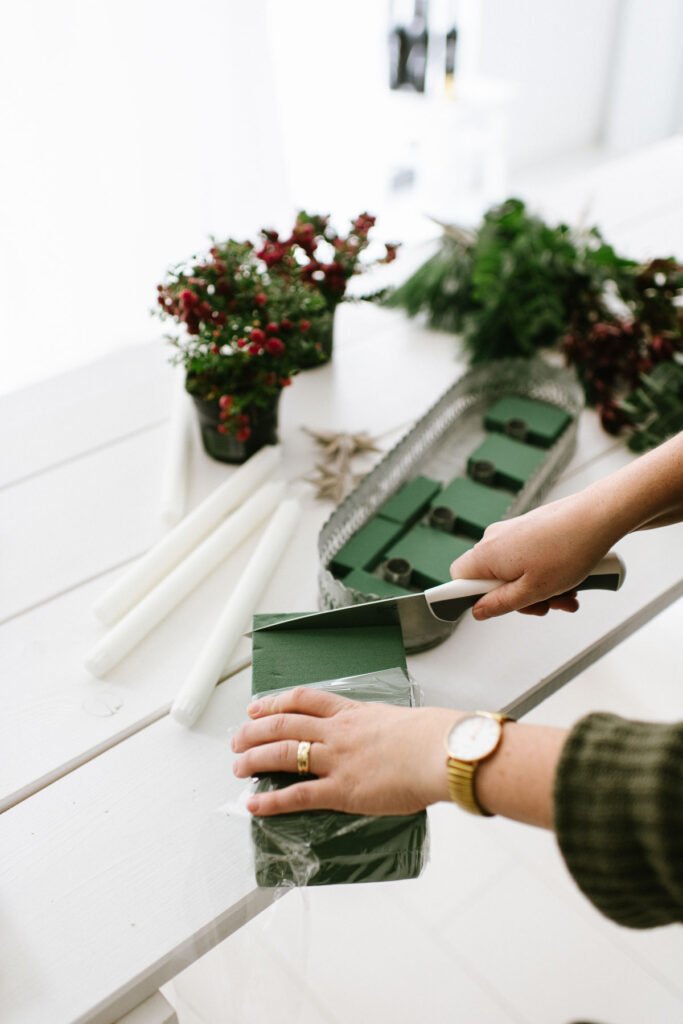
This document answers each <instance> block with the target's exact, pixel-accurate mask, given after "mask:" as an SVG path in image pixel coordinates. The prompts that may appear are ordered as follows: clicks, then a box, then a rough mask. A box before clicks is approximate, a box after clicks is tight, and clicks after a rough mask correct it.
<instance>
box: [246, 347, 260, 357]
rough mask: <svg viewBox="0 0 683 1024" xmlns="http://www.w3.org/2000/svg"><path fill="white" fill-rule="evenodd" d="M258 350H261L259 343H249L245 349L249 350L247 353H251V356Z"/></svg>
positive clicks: (255, 354)
mask: <svg viewBox="0 0 683 1024" xmlns="http://www.w3.org/2000/svg"><path fill="white" fill-rule="evenodd" d="M260 351H261V346H260V345H250V346H249V348H248V349H247V352H249V354H250V355H252V356H257V355H258V354H259V352H260Z"/></svg>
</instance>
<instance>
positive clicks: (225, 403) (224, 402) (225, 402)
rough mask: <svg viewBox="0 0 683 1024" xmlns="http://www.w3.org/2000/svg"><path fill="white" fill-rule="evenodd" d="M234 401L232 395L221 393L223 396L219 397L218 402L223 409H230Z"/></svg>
mask: <svg viewBox="0 0 683 1024" xmlns="http://www.w3.org/2000/svg"><path fill="white" fill-rule="evenodd" d="M232 402H233V398H232V395H221V397H220V398H219V399H218V404H219V405H220V407H221V409H229V408H230V407H231V405H232Z"/></svg>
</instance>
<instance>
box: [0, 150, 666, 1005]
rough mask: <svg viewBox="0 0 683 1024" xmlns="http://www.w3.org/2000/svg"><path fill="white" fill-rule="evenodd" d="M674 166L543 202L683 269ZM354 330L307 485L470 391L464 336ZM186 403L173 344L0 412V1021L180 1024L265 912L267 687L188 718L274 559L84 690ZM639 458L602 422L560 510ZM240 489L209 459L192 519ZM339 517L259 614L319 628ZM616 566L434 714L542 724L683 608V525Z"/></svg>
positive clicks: (245, 674)
mask: <svg viewBox="0 0 683 1024" xmlns="http://www.w3.org/2000/svg"><path fill="white" fill-rule="evenodd" d="M667 145H668V146H669V149H668V150H667V154H666V167H667V169H668V168H669V166H670V161H671V160H672V159H673V160H677V161H678V168H679V173H678V175H675V174H673V173H669V174H668V178H667V180H668V186H667V187H665V184H662V183H661V182H660V190H659V193H658V194H657V195H656V196H654V195H653V194H652V193H651V191H647V192H646V191H643V197H644V198H643V201H642V202H641V204H640V205H641V209H640V215H639V216H636V215H635V214H634V210H633V203H632V201H631V200H632V197H633V195H634V190H635V192H636V193H637V182H639V181H640V182H641V184H642V181H644V180H645V178H647V176H648V175H651V174H652V171H653V167H655V168H656V167H657V166H659V161H660V160H661V152H658V151H657V150H653V153H652V154H651V156H650V163H649V164H648V163H647V161H645V162H643V160H640V163H638V161H635V164H634V162H633V161H631V162H630V163H629V162H628V161H626V162H623V163H622V164H621V165H617V166H616V167H615V168H614V169H612V171H611V172H610V173H609V175H608V176H607V178H605V179H604V180H603V179H601V178H600V175H599V174H598V175H597V177H596V176H595V175H594V176H592V177H591V176H588V177H586V178H584V179H582V182H579V183H578V184H577V185H576V187H575V190H574V192H572V191H571V189H570V190H565V192H564V193H563V194H560V195H559V196H552V195H549V196H547V197H546V208H545V209H546V212H548V213H550V214H551V215H552V214H554V213H557V214H558V215H562V214H563V212H564V211H565V210H566V211H568V212H567V215H570V214H571V213H572V212H573V209H574V207H575V206H577V205H578V204H579V202H580V200H581V198H582V196H583V200H584V203H585V199H586V198H587V197H589V196H590V195H591V194H593V195H594V196H595V195H598V197H599V196H601V195H602V197H603V198H602V200H601V202H602V208H603V209H604V216H603V217H602V218H601V217H600V208H601V206H600V200H598V201H597V209H594V210H593V214H592V218H591V219H594V220H597V221H599V222H601V223H602V224H603V227H604V229H605V232H606V234H607V236H608V238H610V240H613V241H614V242H615V244H618V245H622V246H628V244H629V238H632V239H634V240H635V241H634V245H635V244H637V246H638V247H639V248H640V251H642V250H643V248H644V249H645V251H646V252H648V253H652V254H654V253H656V252H659V250H660V249H662V248H663V249H664V250H665V251H669V250H671V249H672V248H673V245H674V244H677V245H678V246H679V250H680V251H683V244H681V241H682V240H681V237H680V235H681V224H682V223H683V218H682V216H681V215H682V214H683V187H681V186H680V182H681V180H683V176H681V174H680V168H681V167H682V166H683V145H682V144H681V142H680V140H675V143H669V144H667ZM653 161H654V163H653ZM634 167H635V170H634ZM610 183H611V184H610ZM615 183H617V184H618V183H621V185H620V187H621V193H622V202H621V204H619V203H618V202H616V201H615V188H616V184H615ZM667 189H668V191H667ZM582 190H583V191H582ZM601 190H602V191H601ZM646 199H647V201H646ZM667 203H668V206H667ZM648 204H649V205H648ZM667 210H668V215H667V216H665V215H664V213H663V211H667ZM620 218H621V219H620ZM672 223H676V224H678V235H677V236H676V237H675V238H674V237H673V235H672V227H671V225H672ZM648 224H650V225H651V231H649V232H648ZM658 225H659V227H658ZM660 229H661V230H662V235H661V238H662V239H664V240H662V241H660V236H659V235H658V234H657V232H658V231H659V230H660ZM620 232H621V234H620ZM629 232H630V234H629ZM338 326H339V330H338V336H337V341H336V351H335V357H334V361H333V363H332V364H331V365H330V366H328V367H325V368H321V369H318V370H315V371H311V372H309V373H307V374H305V375H302V376H301V377H300V378H299V379H298V380H297V381H296V383H295V386H294V387H292V388H291V389H289V391H288V392H286V394H285V396H284V400H283V406H282V416H281V437H282V440H283V443H284V445H285V450H286V458H285V462H284V469H283V475H284V476H286V477H287V478H288V479H297V478H299V477H300V476H302V475H305V474H306V473H307V472H309V471H310V469H311V467H312V465H313V462H314V458H315V451H314V448H313V444H312V442H311V441H310V439H309V438H308V437H307V436H306V435H305V434H304V432H303V431H302V430H301V429H300V427H301V426H302V425H307V426H309V427H314V428H315V427H327V428H340V429H342V428H343V429H354V430H360V429H365V430H368V431H370V432H373V433H376V434H383V435H385V436H384V441H385V444H386V446H387V447H388V446H390V445H391V444H393V443H394V441H395V440H396V439H397V438H398V436H399V434H400V433H401V432H403V431H404V430H405V429H406V427H407V425H409V423H410V422H411V421H412V420H414V419H415V418H416V417H417V416H419V415H420V414H421V413H422V412H423V411H424V410H425V409H426V408H427V407H428V406H429V405H431V404H432V403H433V401H434V400H435V398H436V397H437V396H438V395H439V394H440V393H441V392H443V391H444V390H445V388H446V387H447V386H449V385H450V384H451V383H452V382H453V381H454V380H455V379H456V378H457V377H458V376H459V375H460V373H461V372H462V369H463V368H462V366H461V365H460V364H459V363H458V362H457V360H456V346H455V343H454V341H453V339H452V338H451V337H449V336H447V335H443V334H439V333H436V332H431V331H427V330H425V329H423V328H421V327H420V326H419V325H415V324H413V323H409V322H407V321H405V320H404V319H403V318H402V316H401V315H400V314H398V313H388V312H386V311H382V310H378V309H375V308H373V307H369V306H365V305H364V304H361V305H358V306H349V307H344V308H342V310H341V313H340V317H339V325H338ZM172 383H173V382H172V372H171V370H170V369H169V368H168V366H167V365H166V352H165V351H164V349H163V346H162V345H159V346H158V347H141V348H133V349H130V350H127V351H125V352H124V353H122V354H119V355H116V356H112V357H111V358H108V359H106V360H104V361H102V362H100V363H97V364H94V365H92V366H89V367H86V368H84V369H82V370H79V371H77V372H75V373H70V374H67V375H65V376H63V377H60V378H57V379H54V380H51V381H48V382H46V383H45V384H41V385H39V386H37V387H34V388H31V389H30V390H28V391H25V392H23V393H20V394H16V395H11V396H8V397H6V398H4V399H3V400H2V401H1V402H0V423H1V424H2V429H3V437H4V444H3V448H2V452H1V453H0V505H1V509H2V519H1V522H2V528H3V529H2V541H1V548H0V579H1V581H2V582H1V585H0V652H1V656H2V660H1V664H2V678H1V683H0V700H1V705H0V706H1V709H2V715H1V716H0V810H1V811H2V812H4V813H2V816H1V817H0V976H1V981H0V1020H2V1021H3V1024H46V1022H48V1021H49V1022H50V1024H62V1022H67V1021H77V1020H78V1021H92V1022H112V1021H116V1020H120V1019H121V1018H122V1017H123V1015H127V1014H129V1013H130V1016H129V1017H127V1018H126V1019H127V1020H128V1021H129V1024H130V1022H132V1021H143V1020H144V1021H151V1020H154V1021H157V1022H160V1021H170V1020H172V1019H173V1016H172V1012H171V1011H170V1009H169V1007H168V1004H166V1003H165V1001H164V1000H163V998H162V997H161V996H159V995H158V994H157V990H158V988H159V986H160V985H161V984H163V983H164V982H165V981H167V980H168V979H170V978H172V977H173V976H174V975H175V974H177V973H178V972H179V971H180V970H181V969H183V968H184V967H185V966H187V965H188V964H189V963H191V962H192V961H193V960H194V959H196V958H197V957H198V956H200V955H201V954H202V953H204V952H205V951H206V950H208V949H209V948H210V947H211V946H213V945H214V944H216V943H217V942H219V941H220V940H222V939H223V938H224V937H226V936H227V935H228V934H230V933H231V932H232V931H234V930H235V929H236V928H238V927H240V925H241V924H243V923H245V922H246V921H247V920H248V919H249V918H251V917H252V916H253V915H254V914H256V913H258V912H259V911H260V910H261V909H262V908H263V907H264V906H266V905H267V904H268V903H269V902H270V898H271V896H270V893H269V892H263V891H259V890H257V889H256V887H255V884H254V879H253V872H252V866H251V862H250V843H249V838H248V832H247V827H246V824H245V822H244V820H240V819H238V818H236V817H234V816H229V815H227V814H226V813H224V812H223V811H222V810H221V808H222V807H223V806H224V805H225V804H226V802H228V801H230V800H232V799H234V798H235V797H236V796H237V795H238V794H239V792H240V791H241V789H242V784H241V783H238V782H237V781H236V780H235V779H234V777H233V775H232V772H231V770H230V766H231V757H230V753H229V747H228V743H227V738H228V734H229V731H230V729H231V728H233V727H234V726H235V725H236V724H237V723H238V722H240V721H241V720H242V718H243V717H244V709H245V706H246V703H247V701H248V696H249V684H250V676H249V670H248V669H247V670H243V671H241V672H238V673H237V674H235V675H233V676H232V677H231V678H229V679H228V680H227V681H226V682H224V683H223V684H222V685H220V686H219V687H218V689H217V691H216V693H215V695H214V697H213V698H212V701H211V703H210V705H209V708H208V710H207V712H206V713H205V715H204V716H203V718H202V719H201V721H200V722H199V724H198V725H197V726H196V727H195V728H194V729H193V730H191V731H187V730H184V729H182V728H181V727H179V726H178V725H177V724H176V723H175V722H174V721H173V720H171V719H170V718H169V716H168V708H169V704H170V702H171V701H172V699H173V697H174V696H175V694H176V693H177V691H178V688H179V686H180V684H181V683H182V681H183V679H184V677H185V675H186V672H187V670H188V667H189V666H190V665H191V664H192V662H193V659H194V658H195V657H196V655H197V652H198V650H199V648H200V647H201V645H202V643H203V641H204V639H205V637H206V636H208V633H209V631H210V629H211V626H212V624H213V621H214V619H215V617H216V616H217V614H218V611H219V609H220V607H221V603H222V602H223V601H224V600H225V598H226V596H227V595H228V594H229V592H230V588H231V586H232V585H233V581H234V579H235V578H236V574H237V573H238V572H239V571H240V568H241V566H242V565H244V563H245V562H246V560H247V558H248V556H249V554H250V552H251V550H252V549H253V546H254V543H255V540H256V538H253V539H252V540H251V541H250V542H249V543H248V544H245V545H244V548H243V550H241V551H240V552H238V553H236V554H235V555H234V556H232V557H231V558H229V559H228V560H226V562H225V563H224V564H223V565H221V566H219V567H217V568H216V570H215V572H214V573H213V574H212V575H211V577H210V578H208V579H207V580H206V581H205V582H204V584H203V585H202V586H201V587H200V588H198V589H197V590H196V591H195V592H194V593H193V594H192V595H191V596H190V597H189V598H188V599H186V601H184V602H183V603H182V605H180V606H179V607H178V608H177V609H176V611H175V612H174V613H173V614H172V615H171V616H170V617H169V618H168V619H167V620H166V621H165V622H164V623H163V624H161V625H160V626H159V627H158V628H157V629H156V630H154V632H153V633H152V634H150V636H149V637H148V638H147V639H146V640H145V642H144V643H142V644H141V645H140V646H139V647H138V648H137V649H136V650H135V651H134V652H132V653H131V654H130V655H129V656H128V657H127V658H126V659H124V661H122V662H121V663H120V665H119V666H117V668H116V669H115V670H113V671H112V672H111V673H110V674H109V676H108V677H107V679H106V680H104V681H102V680H95V679H93V678H91V677H90V676H89V675H88V673H87V672H86V670H85V669H84V668H83V657H84V655H85V654H86V652H87V651H88V650H89V649H90V648H91V647H92V645H93V643H94V642H95V641H96V639H97V638H98V637H99V636H100V635H101V633H102V627H101V626H99V625H98V623H97V622H96V620H95V618H94V616H93V615H92V611H91V607H92V604H93V602H94V600H95V599H96V598H97V596H98V595H99V594H100V593H101V592H102V591H103V590H104V589H105V588H107V587H108V586H109V584H110V583H111V581H112V580H113V579H114V578H115V577H116V575H117V573H119V572H120V571H121V570H122V568H123V567H124V566H126V565H127V564H129V563H130V562H131V561H132V560H133V559H135V558H136V557H137V556H138V555H139V554H140V553H141V552H143V551H144V550H145V549H146V548H147V547H148V546H149V545H150V544H151V543H152V542H153V541H154V539H155V538H156V537H157V536H158V535H159V534H160V532H161V529H160V522H159V515H158V510H159V494H160V481H161V466H162V463H163V455H164V448H165V442H166V435H167V429H168V423H167V420H168V412H169V406H170V399H171V391H172ZM629 458H630V456H629V455H628V453H627V452H626V450H625V448H624V447H623V445H622V444H621V443H620V442H617V441H615V440H614V439H612V438H609V437H608V436H607V435H606V434H604V433H603V432H602V431H601V430H600V428H599V426H598V424H597V421H596V418H595V416H594V415H593V414H591V413H586V414H585V415H584V416H583V418H582V421H581V425H580V432H579V444H578V448H577V452H576V455H575V457H574V459H573V461H572V463H571V464H570V466H569V467H568V469H567V470H566V471H565V473H564V474H563V477H562V478H561V480H560V481H559V482H558V484H557V487H556V488H555V491H554V495H553V496H555V495H560V494H563V493H567V492H570V491H572V490H576V489H578V488H580V487H582V486H584V485H585V484H587V483H588V482H590V481H591V480H594V479H596V478H598V477H600V476H603V475H604V474H606V473H607V472H609V471H611V470H612V469H614V468H616V467H617V466H619V465H622V464H624V463H625V462H626V461H627V460H628V459H629ZM231 472H232V469H231V468H230V467H226V466H223V465H220V464H218V463H214V462H211V461H210V460H209V459H208V458H206V457H205V456H203V454H202V453H201V452H200V450H199V444H198V443H197V444H196V447H195V452H194V457H193V474H192V481H191V503H192V504H195V503H196V502H197V501H198V500H200V498H201V497H202V496H204V495H205V494H206V493H208V492H209V491H210V490H211V489H212V488H213V487H215V486H216V484H217V483H218V482H220V481H221V480H223V479H225V477H226V476H227V475H228V474H230V473H231ZM330 510H331V509H330V506H328V505H323V504H319V503H315V502H314V501H313V500H312V499H311V500H310V501H309V502H308V503H307V505H306V508H305V514H304V516H303V521H302V523H301V527H300V529H299V530H298V533H297V535H296V538H295V541H294V543H293V544H292V546H291V549H290V550H289V551H288V553H287V555H286V557H285V558H284V560H283V562H282V563H281V565H280V567H279V569H278V571H277V573H276V575H275V577H274V579H273V581H272V583H271V585H270V587H269V589H268V592H267V594H266V595H265V597H264V600H263V602H262V605H261V610H263V611H283V610H287V611H296V610H307V609H312V608H314V607H315V603H316V579H315V568H316V564H317V554H316V538H317V533H318V530H319V528H320V526H321V524H322V522H323V521H324V520H325V518H326V517H327V515H329V512H330ZM620 550H621V552H622V554H623V556H624V558H625V560H626V563H627V566H628V578H627V583H626V585H625V586H624V588H623V589H622V591H621V592H620V593H618V594H616V595H611V594H600V593H591V594H585V595H583V596H582V611H581V613H580V614H579V615H576V616H561V615H556V616H552V617H549V618H548V619H547V620H537V619H532V618H526V617H522V616H508V617H505V618H503V619H500V620H496V621H493V622H488V623H483V624H481V623H475V622H474V621H473V620H471V619H469V618H468V619H467V620H466V621H463V623H462V624H461V625H460V626H459V627H458V629H457V630H456V632H455V634H454V636H453V638H451V639H450V640H449V641H448V642H447V643H446V644H444V645H442V646H441V647H439V648H437V649H436V650H433V651H430V652H426V653H424V654H420V655H416V656H414V657H412V658H411V659H410V668H411V670H412V672H413V674H414V675H415V677H416V678H417V679H418V680H419V681H420V682H421V683H422V685H423V687H424V690H425V696H426V700H427V701H428V702H431V703H439V704H444V705H452V706H456V707H462V708H473V707H480V706H488V707H497V708H505V709H507V710H509V711H513V712H515V713H516V714H523V713H524V712H525V711H526V710H528V709H529V708H530V707H532V706H534V705H535V704H536V703H538V701H539V700H541V699H542V697H543V696H545V695H547V694H548V693H550V692H552V691H553V690H554V689H556V688H557V687H559V686H561V685H563V684H564V683H566V682H567V681H568V680H569V679H571V678H572V676H574V675H575V674H576V673H577V672H578V671H580V670H581V669H582V668H583V667H585V666H586V665H587V664H589V663H590V662H591V661H593V660H595V659H596V658H597V657H600V656H601V655H602V654H603V653H605V652H606V651H607V650H608V649H609V648H610V647H611V646H613V645H614V644H615V643H618V642H619V641H620V640H621V639H623V638H624V637H625V636H626V635H628V634H629V633H630V632H632V631H633V630H634V629H636V628H638V626H639V625H641V624H642V623H644V622H646V621H647V620H648V619H649V618H650V617H652V616H653V615H654V614H656V613H657V612H658V611H659V610H660V609H661V608H663V607H665V606H666V605H667V604H668V603H669V602H671V601H673V600H674V599H675V598H676V597H678V596H680V595H681V594H683V527H669V528H667V529H666V530H663V531H655V532H651V533H645V534H642V535H639V536H634V537H630V538H627V539H626V540H625V541H624V542H623V544H622V545H621V546H620ZM247 651H248V648H247V645H246V641H245V642H244V649H243V653H244V652H247ZM136 1008H137V1009H136Z"/></svg>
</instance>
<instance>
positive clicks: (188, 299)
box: [180, 288, 198, 309]
mask: <svg viewBox="0 0 683 1024" xmlns="http://www.w3.org/2000/svg"><path fill="white" fill-rule="evenodd" d="M180 301H181V302H182V304H183V305H184V306H185V308H186V309H192V307H193V306H196V305H197V302H198V299H197V296H196V295H195V293H194V292H191V291H190V290H189V288H185V289H184V290H183V291H182V292H181V293H180Z"/></svg>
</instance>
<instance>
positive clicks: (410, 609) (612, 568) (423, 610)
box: [246, 551, 626, 637]
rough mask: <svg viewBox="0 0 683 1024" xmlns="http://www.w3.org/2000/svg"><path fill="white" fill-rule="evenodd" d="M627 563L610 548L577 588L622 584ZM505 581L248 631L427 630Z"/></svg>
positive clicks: (453, 585) (459, 585)
mask: <svg viewBox="0 0 683 1024" xmlns="http://www.w3.org/2000/svg"><path fill="white" fill-rule="evenodd" d="M625 576H626V567H625V566H624V563H623V561H622V559H621V558H620V557H619V555H618V554H617V553H616V552H615V551H610V552H609V553H608V554H607V555H605V557H604V558H603V559H602V560H601V561H600V562H598V564H597V565H596V566H595V568H594V569H593V571H592V572H591V573H590V574H589V575H588V576H587V577H586V578H585V579H584V580H582V582H581V583H579V584H578V586H576V587H574V588H573V589H574V590H615V591H616V590H619V588H620V587H621V585H622V583H623V582H624V578H625ZM502 585H503V581H502V580H463V579H457V580H449V581H448V582H447V583H441V584H439V586H438V587H430V588H429V590H425V591H424V592H423V593H421V594H407V595H406V596H405V597H387V598H384V599H383V600H380V601H367V602H365V603H363V604H351V605H345V606H344V607H343V608H333V609H331V610H329V611H324V612H307V613H304V614H302V615H297V616H293V617H292V618H288V619H283V620H281V621H280V622H273V623H269V624H268V625H265V626H259V627H257V629H255V630H252V632H251V633H247V634H246V635H247V636H252V635H253V634H254V633H261V632H265V631H267V630H291V629H337V628H339V627H347V628H353V627H354V626H391V625H395V624H396V623H400V626H401V630H402V632H403V635H404V637H407V636H410V637H414V636H421V635H423V634H424V633H425V629H426V627H428V625H429V622H430V621H433V620H434V619H438V620H439V621H440V622H455V621H456V620H457V619H459V618H460V616H461V615H462V614H463V613H464V612H465V611H467V609H468V608H471V607H472V606H473V605H475V604H476V603H477V601H478V600H479V598H480V597H483V596H484V594H489V593H491V591H492V590H495V589H496V588H497V587H500V586H502Z"/></svg>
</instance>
